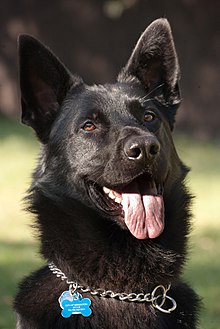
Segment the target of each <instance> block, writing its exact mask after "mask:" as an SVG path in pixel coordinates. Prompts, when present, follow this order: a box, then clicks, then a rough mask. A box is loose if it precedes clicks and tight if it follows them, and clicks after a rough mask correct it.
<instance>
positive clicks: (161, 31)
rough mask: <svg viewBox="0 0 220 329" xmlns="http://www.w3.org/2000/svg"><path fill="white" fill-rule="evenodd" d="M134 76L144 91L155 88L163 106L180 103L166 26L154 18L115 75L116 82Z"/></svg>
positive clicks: (175, 57) (170, 40) (177, 75)
mask: <svg viewBox="0 0 220 329" xmlns="http://www.w3.org/2000/svg"><path fill="white" fill-rule="evenodd" d="M134 77H135V78H137V79H138V80H139V81H140V82H141V83H142V85H143V86H144V88H145V89H146V92H147V93H149V94H150V93H152V94H153V91H154V90H155V92H156V94H157V95H158V94H159V95H158V96H157V97H158V99H159V100H160V101H161V102H162V103H163V104H164V105H169V106H172V105H175V107H176V105H177V104H179V103H180V93H179V86H178V81H179V77H180V73H179V65H178V59H177V55H176V50H175V46H174V42H173V37H172V32H171V28H170V25H169V23H168V21H167V20H166V19H163V18H161V19H157V20H155V21H154V22H153V23H151V25H149V26H148V27H147V29H146V30H145V31H144V33H143V34H142V35H141V37H140V39H139V40H138V42H137V44H136V46H135V48H134V50H133V52H132V54H131V57H130V59H129V61H128V63H127V65H126V66H125V67H124V68H123V69H122V71H121V73H120V74H119V76H118V81H119V82H129V81H132V78H134Z"/></svg>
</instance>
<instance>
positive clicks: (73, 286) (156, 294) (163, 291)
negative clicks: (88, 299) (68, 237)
mask: <svg viewBox="0 0 220 329" xmlns="http://www.w3.org/2000/svg"><path fill="white" fill-rule="evenodd" d="M48 267H49V269H50V271H51V272H52V273H53V274H55V275H56V277H57V278H60V279H61V280H62V281H65V282H66V283H67V284H68V285H69V290H71V292H72V293H73V292H75V291H76V290H77V289H79V290H81V292H83V293H87V292H88V293H90V294H91V295H93V296H99V297H105V298H115V299H119V300H121V301H128V302H139V303H143V302H148V303H151V304H152V306H153V307H154V308H156V309H158V310H159V311H161V312H163V313H171V312H172V311H174V310H175V309H176V307H177V304H176V301H175V300H174V299H173V298H172V297H170V296H168V295H167V291H168V290H170V287H171V285H169V286H168V287H167V288H165V287H164V286H163V285H158V286H156V287H155V288H154V290H153V291H152V292H149V293H146V294H144V293H138V294H137V293H134V292H131V293H126V292H116V293H115V292H113V291H112V290H105V289H102V288H97V289H91V288H90V287H85V286H82V285H80V284H78V283H77V282H76V281H69V280H68V278H67V276H66V275H65V274H64V273H63V272H62V271H61V270H60V269H59V268H58V267H57V266H56V265H55V264H54V263H53V262H51V263H49V265H48ZM166 301H167V302H168V301H169V303H170V305H171V307H170V308H166V309H165V308H163V305H164V304H165V302H166Z"/></svg>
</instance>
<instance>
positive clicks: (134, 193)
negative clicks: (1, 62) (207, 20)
mask: <svg viewBox="0 0 220 329" xmlns="http://www.w3.org/2000/svg"><path fill="white" fill-rule="evenodd" d="M19 55H20V84H21V98H22V121H23V122H24V123H25V124H27V125H30V126H31V127H33V129H34V130H35V131H36V134H37V136H38V138H39V140H40V141H41V143H42V148H41V155H40V158H39V164H38V167H37V170H36V171H35V173H34V176H33V184H32V186H31V188H30V190H29V195H28V198H27V199H28V203H29V210H30V211H32V212H33V213H34V214H36V226H37V228H38V230H39V232H40V239H41V253H42V255H43V256H44V258H45V259H46V260H47V262H48V264H49V266H46V267H44V268H42V269H40V270H39V271H37V272H35V273H34V274H32V275H31V276H30V277H28V278H27V279H25V281H24V282H23V283H22V284H21V286H20V292H19V293H18V295H17V297H16V299H15V310H16V312H17V314H18V321H17V328H19V329H24V328H25V329H26V328H31V329H47V328H51V329H52V328H53V329H55V328H65V329H70V328H85V329H86V328H96V329H101V328H102V329H110V328H111V329H115V328H120V329H125V328H131V329H133V328H150V329H153V328H154V329H165V328H167V329H168V328H169V329H178V328H188V329H193V328H196V322H197V318H198V304H199V301H198V298H197V296H196V294H195V293H194V292H193V291H192V290H191V289H190V288H189V287H188V286H187V285H186V284H184V283H183V282H182V280H181V274H182V269H183V265H184V263H185V256H186V242H187V235H188V232H189V222H190V210H189V206H190V200H191V197H190V195H189V194H188V192H187V189H186V187H185V186H184V179H185V176H186V174H187V172H188V169H187V168H186V167H185V166H184V165H183V163H182V162H181V161H180V159H179V157H178V155H177V153H176V150H175V147H174V145H173V141H172V137H171V132H172V129H173V125H174V121H175V119H174V118H175V113H176V110H177V108H178V106H179V104H180V93H179V87H178V80H179V66H178V60H177V56H176V51H175V48H174V43H173V39H172V34H171V30H170V26H169V23H168V22H167V21H166V20H165V19H159V20H156V21H154V22H153V23H152V24H151V25H150V26H149V27H148V28H147V29H146V30H145V32H144V33H143V34H142V36H141V37H140V39H139V41H138V43H137V45H136V47H135V49H134V51H133V53H132V55H131V57H130V59H129V61H128V63H127V65H126V66H125V67H124V68H123V69H122V71H121V73H120V74H119V76H118V80H117V82H116V83H115V84H106V85H102V86H100V85H93V86H88V85H86V84H84V83H83V81H82V79H81V78H80V77H78V76H76V75H72V74H71V73H70V72H69V71H68V70H67V69H66V68H65V67H64V65H63V64H62V63H61V62H60V61H59V60H58V59H57V58H56V57H55V56H54V55H53V54H52V53H51V52H50V51H49V50H48V49H47V48H46V47H45V46H43V45H42V44H41V43H39V42H38V41H37V40H35V39H33V38H32V37H30V36H27V35H22V36H21V37H20V39H19ZM90 303H91V305H90Z"/></svg>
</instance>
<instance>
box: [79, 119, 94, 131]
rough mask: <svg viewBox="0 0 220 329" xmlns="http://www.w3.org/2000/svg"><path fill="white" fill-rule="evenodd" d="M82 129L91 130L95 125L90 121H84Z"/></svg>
mask: <svg viewBox="0 0 220 329" xmlns="http://www.w3.org/2000/svg"><path fill="white" fill-rule="evenodd" d="M82 129H83V130H85V131H93V130H95V129H96V126H95V125H94V123H93V122H92V121H86V123H84V125H83V126H82Z"/></svg>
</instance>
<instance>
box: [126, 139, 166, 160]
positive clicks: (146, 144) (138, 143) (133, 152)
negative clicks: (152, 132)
mask: <svg viewBox="0 0 220 329" xmlns="http://www.w3.org/2000/svg"><path fill="white" fill-rule="evenodd" d="M159 151H160V144H159V142H158V140H157V139H156V137H153V136H150V137H148V138H147V139H143V138H139V139H135V140H129V141H127V143H126V144H125V146H124V152H125V155H126V156H127V157H128V159H131V160H136V161H138V160H143V159H145V160H148V161H151V160H153V159H154V158H155V157H156V156H157V155H158V153H159Z"/></svg>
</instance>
